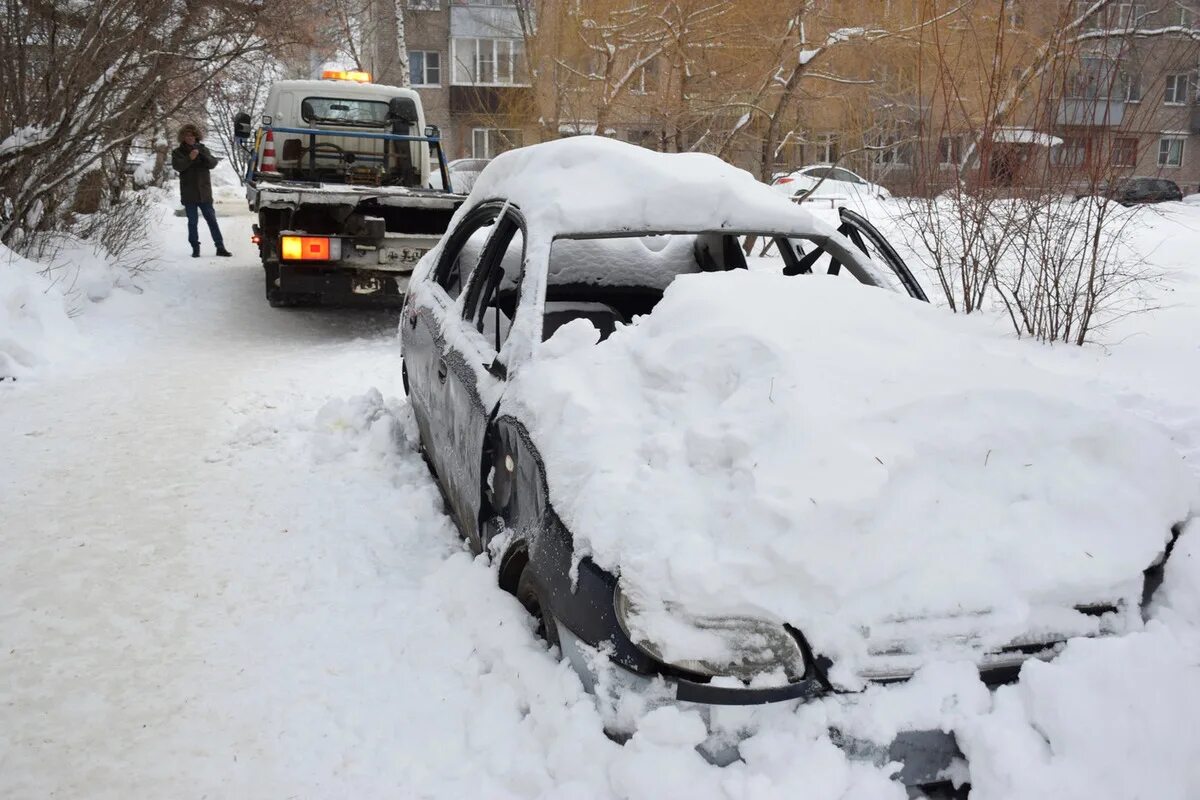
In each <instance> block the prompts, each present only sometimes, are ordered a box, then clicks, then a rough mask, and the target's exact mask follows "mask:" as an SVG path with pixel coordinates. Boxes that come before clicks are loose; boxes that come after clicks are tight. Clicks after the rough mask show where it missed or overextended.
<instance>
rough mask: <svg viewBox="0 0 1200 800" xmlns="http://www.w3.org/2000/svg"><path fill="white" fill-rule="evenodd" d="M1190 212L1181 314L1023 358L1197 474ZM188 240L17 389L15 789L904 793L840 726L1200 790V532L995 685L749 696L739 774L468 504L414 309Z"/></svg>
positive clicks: (1199, 225)
mask: <svg viewBox="0 0 1200 800" xmlns="http://www.w3.org/2000/svg"><path fill="white" fill-rule="evenodd" d="M1171 214H1172V215H1173V216H1168V217H1163V218H1159V217H1153V218H1148V220H1147V224H1146V226H1145V231H1146V232H1147V233H1146V236H1147V237H1149V239H1148V242H1147V250H1148V251H1150V252H1153V254H1154V256H1153V257H1154V258H1156V259H1161V260H1162V262H1163V263H1164V264H1170V265H1172V266H1179V267H1181V268H1185V269H1184V271H1183V272H1181V273H1180V274H1179V275H1177V276H1176V280H1175V281H1174V282H1173V283H1172V284H1171V289H1172V294H1171V299H1172V302H1173V303H1174V304H1175V307H1174V308H1171V309H1167V310H1165V311H1161V312H1157V313H1156V314H1154V315H1152V316H1147V317H1142V318H1139V319H1138V320H1135V321H1131V322H1130V323H1129V324H1130V325H1132V326H1133V327H1132V328H1131V329H1130V330H1129V332H1128V335H1132V336H1133V337H1134V338H1131V339H1129V340H1128V341H1125V342H1123V343H1121V344H1119V345H1114V346H1113V347H1111V348H1108V349H1103V348H1089V349H1086V350H1083V351H1077V350H1067V349H1065V348H1044V347H1040V346H1036V345H1027V346H1026V345H1022V346H1023V347H1026V350H1025V352H1026V353H1027V357H1028V358H1029V360H1030V361H1031V362H1034V363H1037V364H1038V365H1039V366H1041V367H1042V368H1044V369H1048V370H1051V371H1053V372H1056V373H1059V374H1062V375H1067V376H1069V377H1070V378H1071V379H1073V380H1076V381H1079V382H1080V383H1081V385H1082V386H1084V387H1085V388H1086V389H1087V390H1088V391H1093V392H1095V393H1097V394H1101V395H1105V396H1108V397H1111V398H1113V399H1114V400H1115V402H1117V403H1118V404H1121V405H1123V406H1125V407H1127V408H1129V409H1131V410H1133V411H1134V412H1135V413H1137V414H1138V415H1139V416H1141V417H1143V418H1144V419H1146V420H1147V422H1148V424H1151V425H1155V426H1157V427H1159V428H1160V429H1161V430H1162V431H1163V432H1164V433H1165V434H1166V435H1167V436H1169V437H1170V438H1171V440H1172V441H1173V443H1174V445H1175V446H1176V447H1177V448H1178V449H1179V451H1180V452H1181V453H1182V454H1183V455H1184V456H1185V458H1186V460H1187V462H1188V463H1189V465H1190V466H1191V468H1192V469H1193V470H1195V469H1196V465H1197V463H1198V459H1200V412H1198V411H1197V405H1198V404H1197V402H1196V398H1197V397H1198V396H1200V349H1198V346H1200V345H1198V343H1200V337H1197V336H1196V335H1195V334H1196V329H1197V319H1198V318H1200V311H1198V309H1200V282H1198V281H1197V279H1196V275H1195V274H1194V273H1193V272H1190V271H1188V270H1191V269H1194V268H1193V267H1192V266H1191V260H1190V254H1191V253H1193V252H1194V251H1195V247H1196V244H1197V243H1200V233H1198V232H1197V231H1200V209H1185V208H1182V207H1181V208H1180V209H1179V210H1176V211H1172V212H1171ZM183 224H184V223H183V220H182V219H180V218H174V217H170V218H168V219H167V220H166V228H165V231H164V233H165V240H164V245H163V252H164V254H165V263H164V264H163V265H162V267H161V270H160V271H159V272H158V273H157V274H154V275H152V276H148V277H147V278H145V279H144V280H143V281H142V284H143V285H144V288H145V289H146V292H145V294H143V295H140V296H137V295H134V294H132V293H129V292H126V291H123V290H118V291H116V292H114V293H113V294H112V296H110V297H109V298H107V299H106V300H104V301H103V302H101V303H99V304H96V305H94V306H92V307H90V308H89V309H88V310H87V312H86V313H85V314H83V315H81V316H80V317H78V319H77V320H76V321H75V322H74V323H72V324H73V325H74V326H76V328H77V330H78V333H77V336H78V339H79V341H80V342H81V346H80V347H79V348H78V350H71V351H68V352H63V353H61V354H57V355H58V358H57V360H52V361H49V362H48V363H42V364H40V365H39V366H38V368H37V369H36V370H32V371H30V373H29V374H28V375H25V376H23V378H22V380H21V381H20V382H18V383H17V384H15V385H13V384H11V383H5V384H0V453H2V454H3V455H2V456H0V507H2V508H3V513H4V527H3V531H4V534H3V539H2V541H0V600H2V602H0V796H5V797H14V798H24V797H45V796H70V797H114V798H117V797H120V798H124V797H135V796H136V797H173V796H197V797H202V796H210V797H212V796H219V797H264V796H270V797H289V796H300V797H344V796H360V797H361V796H370V797H439V798H440V797H463V796H478V797H555V798H558V797H574V798H593V797H594V798H602V797H638V798H641V797H646V798H650V797H654V798H660V797H680V798H709V797H711V798H741V797H779V796H804V797H809V798H836V797H850V798H887V797H894V798H900V797H903V792H902V791H901V790H900V788H899V787H897V786H896V785H894V784H892V783H890V782H889V781H888V780H887V774H888V771H887V770H886V769H881V768H877V767H874V766H871V765H869V764H863V763H858V762H852V761H848V760H847V758H846V757H845V756H844V754H843V753H842V752H841V751H839V750H838V749H837V748H835V747H834V746H833V745H832V744H831V742H830V740H829V738H828V735H827V733H826V731H827V726H828V725H829V724H834V723H835V724H837V725H839V726H840V727H842V728H843V729H845V730H847V731H849V732H851V733H853V734H854V735H856V736H859V737H862V738H867V739H874V740H878V741H885V740H886V739H887V738H888V737H889V736H890V735H891V734H892V733H894V732H895V730H897V729H899V728H900V727H903V726H905V725H912V724H919V725H920V726H921V727H944V728H946V729H953V730H955V731H956V732H957V733H958V735H959V738H960V741H961V742H962V745H963V748H964V750H965V751H966V752H967V754H968V755H969V757H970V759H971V763H970V774H971V778H972V780H973V783H974V789H973V796H974V797H978V798H1011V797H1039V796H1056V795H1060V796H1067V797H1080V798H1084V797H1087V798H1107V797H1111V798H1127V797H1130V796H1133V792H1134V791H1135V790H1136V791H1138V792H1140V793H1141V794H1142V795H1143V796H1149V797H1156V798H1179V799H1180V800H1183V798H1191V797H1195V796H1197V795H1198V794H1200V739H1198V737H1197V733H1196V729H1195V726H1194V720H1195V719H1196V717H1197V714H1198V712H1200V697H1197V694H1196V691H1197V690H1196V687H1197V686H1200V670H1198V668H1197V664H1198V663H1200V527H1198V526H1197V525H1196V524H1195V523H1193V525H1192V526H1191V528H1190V529H1189V530H1188V532H1186V533H1185V534H1184V536H1183V537H1182V538H1181V540H1180V543H1179V546H1178V548H1177V551H1176V556H1175V558H1174V559H1173V561H1172V564H1171V568H1170V570H1168V576H1167V584H1166V585H1165V587H1164V591H1163V594H1162V597H1161V605H1160V607H1159V608H1158V609H1157V611H1156V619H1155V620H1154V621H1153V622H1152V623H1151V624H1150V626H1149V627H1148V629H1147V630H1146V631H1145V632H1144V633H1139V634H1136V635H1134V636H1131V637H1128V638H1124V639H1110V640H1100V641H1086V640H1084V641H1076V642H1072V643H1071V644H1070V645H1069V646H1068V647H1067V649H1066V652H1065V653H1064V654H1063V655H1062V656H1060V658H1059V659H1057V660H1056V661H1054V662H1052V663H1049V664H1034V665H1030V666H1029V667H1027V668H1026V670H1025V674H1024V676H1023V679H1022V680H1021V681H1020V682H1019V683H1017V684H1015V685H1013V686H1010V687H1005V688H1002V689H1001V690H999V691H998V692H996V693H995V694H990V693H988V692H987V690H986V689H985V688H984V687H983V686H982V684H980V683H979V681H978V679H977V678H976V677H975V675H974V673H973V672H972V670H971V669H970V667H969V665H967V664H964V663H962V662H958V663H937V664H933V665H930V666H929V667H927V668H926V669H925V670H923V671H922V672H921V673H919V674H918V675H917V677H916V678H915V679H914V680H913V681H912V682H911V683H910V684H908V685H906V686H901V687H894V688H889V689H881V688H874V689H871V690H869V691H867V692H866V693H863V694H861V695H856V696H854V697H851V698H848V699H847V700H846V701H844V702H843V701H826V702H823V703H817V704H812V705H809V706H805V707H801V708H798V709H797V708H796V707H794V706H791V705H785V706H776V707H770V708H760V709H755V710H744V709H730V710H728V711H727V713H725V714H723V716H724V717H726V718H727V719H726V721H727V722H728V724H730V725H738V724H740V725H742V726H743V727H745V728H746V729H747V730H749V731H752V732H754V733H753V735H751V736H750V738H748V739H747V740H746V741H745V742H744V743H743V745H742V754H743V757H744V759H745V760H744V762H742V763H737V764H734V765H732V766H730V767H727V768H717V767H713V766H711V765H709V764H707V763H705V762H704V761H703V760H702V759H701V758H700V756H699V755H698V754H697V753H696V752H695V751H694V750H693V745H694V744H695V743H696V742H698V741H699V740H700V739H702V738H703V736H704V730H703V726H702V725H701V723H700V721H699V719H698V718H697V717H696V715H695V714H694V713H692V712H686V711H679V710H677V709H674V708H669V707H668V708H660V709H657V710H655V711H652V712H650V714H649V715H647V716H645V718H644V719H642V720H641V722H640V726H639V729H638V733H637V734H636V735H635V736H634V738H633V739H632V740H631V741H630V742H629V743H628V744H627V745H625V746H623V747H622V746H620V745H617V744H615V743H613V742H611V741H610V740H609V739H607V738H606V737H605V736H604V735H603V734H602V732H601V729H600V717H599V714H598V713H597V711H596V710H595V707H594V704H593V701H592V698H591V697H590V696H589V695H587V694H586V693H584V692H583V691H582V689H581V688H580V686H579V683H578V681H577V679H576V678H575V676H574V674H573V673H571V671H570V669H569V668H568V667H567V666H566V665H565V664H562V663H560V662H558V661H557V660H556V659H555V658H554V657H553V656H552V655H551V654H550V653H548V652H547V651H546V650H545V649H544V648H542V647H541V646H540V645H539V644H538V642H537V640H536V639H535V638H534V636H533V634H532V631H531V625H530V623H529V620H528V619H527V617H526V616H525V615H524V613H523V611H522V610H521V609H520V608H519V606H518V605H517V604H516V602H515V601H513V600H512V599H511V598H509V597H508V596H507V595H504V594H503V593H501V592H500V591H499V590H498V589H497V588H496V587H495V585H494V576H493V574H492V573H491V572H490V570H489V569H488V568H487V567H486V566H485V565H484V564H483V563H482V562H479V561H475V560H473V559H471V558H470V556H469V555H468V554H467V553H466V552H465V551H464V549H463V548H462V546H461V545H460V543H459V542H458V539H457V537H456V535H455V533H454V531H453V529H452V525H451V523H450V522H449V521H448V519H447V518H446V517H445V515H444V514H443V513H442V509H441V501H440V498H439V496H438V494H437V491H436V489H435V488H434V487H433V485H432V483H431V482H430V479H429V478H428V475H427V472H426V471H425V468H424V466H423V464H422V463H421V461H420V459H419V457H418V456H417V455H416V453H415V451H414V449H413V432H412V430H411V425H410V422H409V420H408V416H407V413H406V410H405V407H404V404H403V400H402V398H401V389H400V379H399V375H400V363H399V357H398V353H397V347H396V343H395V339H394V316H393V315H389V314H371V313H362V312H352V311H304V310H299V311H291V312H289V311H279V310H272V309H269V308H267V306H266V303H265V301H264V300H263V299H262V281H261V271H260V269H259V268H258V266H257V265H256V264H255V262H254V260H253V258H252V257H251V255H250V248H249V246H248V245H246V244H244V243H245V242H246V240H247V238H248V233H249V218H248V217H240V218H237V219H225V220H223V225H224V226H225V233H226V238H227V241H229V242H230V243H231V245H233V246H235V252H237V253H238V257H237V258H235V259H231V260H216V259H211V258H204V259H199V260H192V259H189V258H183V257H180V256H182V255H183V254H184V252H185V250H186V245H185V243H184V235H183ZM1168 231H1169V232H1170V233H1171V234H1172V236H1173V237H1177V238H1168V237H1167V236H1166V235H1165V233H1166V232H1168ZM1156 237H1157V238H1156ZM1178 237H1188V239H1187V241H1184V240H1183V239H1182V238H1178ZM206 252H207V245H206ZM1196 495H1200V492H1197V493H1196Z"/></svg>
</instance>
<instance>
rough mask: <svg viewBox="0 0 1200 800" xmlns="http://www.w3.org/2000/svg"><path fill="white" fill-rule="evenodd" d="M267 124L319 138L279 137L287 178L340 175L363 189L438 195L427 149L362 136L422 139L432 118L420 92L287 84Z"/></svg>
mask: <svg viewBox="0 0 1200 800" xmlns="http://www.w3.org/2000/svg"><path fill="white" fill-rule="evenodd" d="M263 123H264V126H270V127H271V128H275V129H281V128H282V129H291V130H294V131H304V132H307V131H314V133H311V134H306V133H301V132H296V133H286V132H282V131H279V132H275V133H273V136H272V138H273V139H274V145H275V147H274V150H275V166H276V169H277V170H278V171H279V172H280V174H282V175H288V174H290V173H303V174H305V177H306V178H308V179H309V180H312V179H320V178H322V177H323V178H326V179H329V178H337V177H338V176H339V175H340V176H342V177H344V178H345V179H346V182H347V183H351V184H356V185H372V184H374V185H382V184H388V183H390V184H393V185H402V186H409V187H425V188H433V187H432V186H430V174H431V169H430V167H431V164H430V153H429V148H428V147H427V146H426V145H425V143H424V142H409V143H401V142H389V141H388V140H386V139H378V138H366V137H361V136H355V135H354V134H364V133H365V134H371V133H376V134H378V133H393V134H401V135H409V136H421V135H422V133H423V132H424V131H425V112H424V109H423V108H422V106H421V98H420V96H419V95H418V94H417V93H416V92H415V91H414V90H412V89H405V88H402V87H399V86H386V85H383V84H376V83H360V82H358V81H352V80H342V79H326V80H288V81H279V82H277V83H276V84H274V85H273V86H272V87H271V90H270V92H269V93H268V95H267V102H266V106H265V107H264V109H263ZM315 131H320V133H316V132H315ZM338 134H342V135H338ZM266 139H267V137H266V136H262V137H260V141H259V142H258V148H257V149H258V155H259V164H260V165H261V164H262V151H263V148H264V147H265V145H266V144H267V141H266ZM438 185H439V186H440V183H438Z"/></svg>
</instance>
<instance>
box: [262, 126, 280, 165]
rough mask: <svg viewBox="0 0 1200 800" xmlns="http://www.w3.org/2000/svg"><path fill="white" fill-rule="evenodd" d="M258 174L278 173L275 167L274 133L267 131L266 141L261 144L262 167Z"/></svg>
mask: <svg viewBox="0 0 1200 800" xmlns="http://www.w3.org/2000/svg"><path fill="white" fill-rule="evenodd" d="M259 171H260V172H279V169H278V168H277V167H276V166H275V131H267V140H266V141H265V142H263V156H262V166H261V167H260V168H259Z"/></svg>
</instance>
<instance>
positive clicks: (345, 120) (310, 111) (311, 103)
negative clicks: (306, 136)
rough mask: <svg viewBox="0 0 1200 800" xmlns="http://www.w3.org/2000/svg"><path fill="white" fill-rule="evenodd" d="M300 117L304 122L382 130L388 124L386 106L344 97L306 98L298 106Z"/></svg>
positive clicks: (382, 103)
mask: <svg viewBox="0 0 1200 800" xmlns="http://www.w3.org/2000/svg"><path fill="white" fill-rule="evenodd" d="M300 115H301V116H302V117H303V118H304V121H305V122H317V123H323V124H326V125H354V126H359V127H367V128H383V127H385V126H386V125H387V122H388V104H387V103H384V102H381V101H377V100H353V99H349V98H345V97H306V98H304V102H303V103H301V104H300Z"/></svg>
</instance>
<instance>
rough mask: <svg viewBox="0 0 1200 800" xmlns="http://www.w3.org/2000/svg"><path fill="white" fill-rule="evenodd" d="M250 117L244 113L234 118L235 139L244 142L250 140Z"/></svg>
mask: <svg viewBox="0 0 1200 800" xmlns="http://www.w3.org/2000/svg"><path fill="white" fill-rule="evenodd" d="M250 133H251V130H250V115H249V114H247V113H245V112H244V111H243V112H242V113H241V114H238V115H237V116H236V117H234V118H233V138H234V139H236V140H237V141H239V142H244V141H245V140H247V139H249V138H250Z"/></svg>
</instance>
